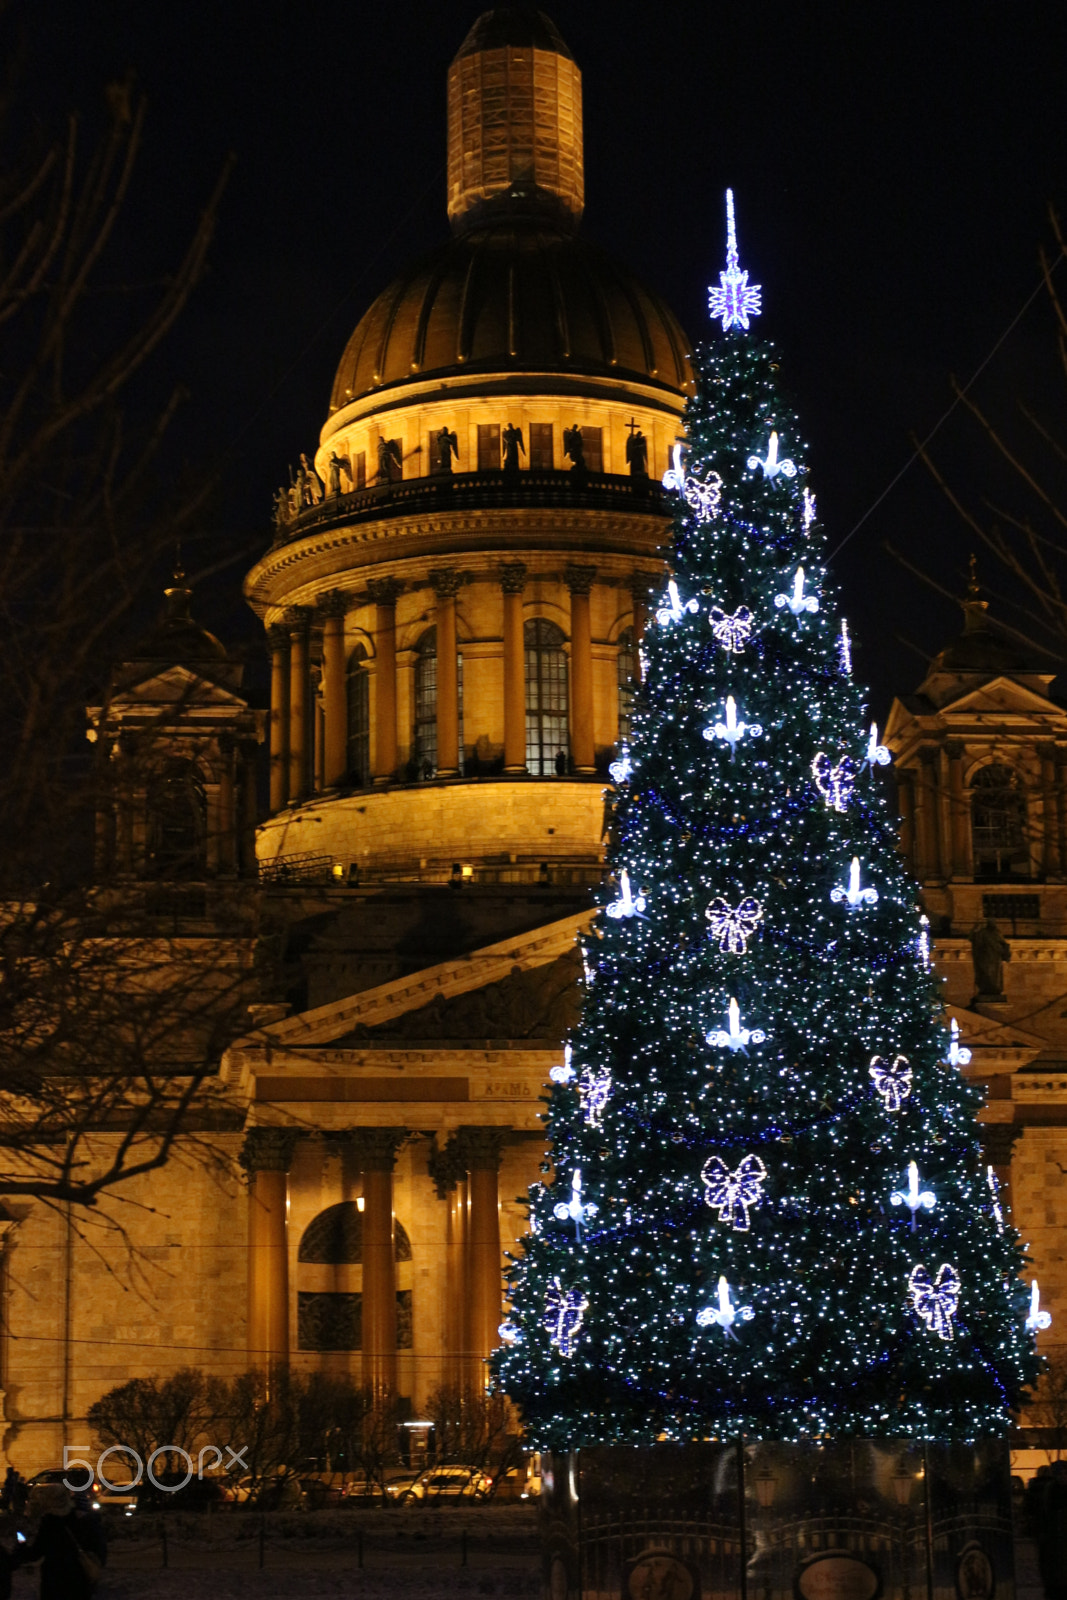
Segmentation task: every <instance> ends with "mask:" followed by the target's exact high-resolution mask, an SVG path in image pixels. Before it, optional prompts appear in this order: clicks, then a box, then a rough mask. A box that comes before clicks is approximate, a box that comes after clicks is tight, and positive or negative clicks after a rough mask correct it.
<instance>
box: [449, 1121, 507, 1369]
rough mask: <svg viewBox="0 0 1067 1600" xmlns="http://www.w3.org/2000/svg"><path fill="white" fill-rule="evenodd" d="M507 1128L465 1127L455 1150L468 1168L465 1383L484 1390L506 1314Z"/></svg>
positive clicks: (458, 1138) (457, 1138)
mask: <svg viewBox="0 0 1067 1600" xmlns="http://www.w3.org/2000/svg"><path fill="white" fill-rule="evenodd" d="M508 1131H509V1130H508V1129H507V1128H461V1129H460V1130H459V1133H458V1134H457V1136H456V1145H457V1154H458V1155H459V1157H460V1159H462V1161H463V1162H464V1164H465V1165H466V1168H467V1174H468V1176H467V1183H468V1192H469V1196H470V1208H469V1212H468V1217H467V1227H468V1245H467V1260H468V1270H469V1274H470V1276H469V1280H468V1285H467V1351H468V1363H467V1372H468V1377H467V1382H468V1385H469V1386H470V1387H471V1388H472V1389H475V1390H478V1391H479V1392H480V1391H484V1389H485V1387H486V1382H487V1377H488V1374H487V1371H486V1365H485V1363H486V1361H487V1360H488V1358H489V1356H490V1355H491V1353H492V1352H493V1351H494V1350H495V1349H496V1347H497V1345H498V1344H499V1343H500V1336H499V1333H498V1332H497V1330H498V1328H499V1327H500V1323H501V1321H502V1318H503V1309H502V1306H503V1259H502V1257H501V1252H500V1197H499V1193H498V1184H497V1174H498V1173H499V1171H500V1155H501V1151H502V1149H503V1146H504V1142H505V1140H506V1138H507V1135H508Z"/></svg>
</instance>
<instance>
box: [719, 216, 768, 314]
mask: <svg viewBox="0 0 1067 1600" xmlns="http://www.w3.org/2000/svg"><path fill="white" fill-rule="evenodd" d="M762 309H763V295H762V289H761V287H760V285H759V284H758V283H749V281H748V273H747V272H742V271H741V264H740V261H739V258H738V254H737V228H736V227H735V225H734V191H733V190H732V189H727V191H726V271H725V272H720V273H719V287H718V288H717V289H716V288H715V287H714V286H711V287H709V289H708V310H709V311H710V313H711V315H712V316H713V317H721V318H722V331H723V333H729V331H730V329H731V328H733V327H738V328H747V327H748V322H749V318H750V317H758V316H759V315H760V312H761V311H762Z"/></svg>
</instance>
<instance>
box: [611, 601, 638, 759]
mask: <svg viewBox="0 0 1067 1600" xmlns="http://www.w3.org/2000/svg"><path fill="white" fill-rule="evenodd" d="M636 664H637V663H636V651H635V649H634V630H633V629H632V628H624V629H623V630H622V632H621V633H620V634H619V653H618V655H617V656H616V657H615V681H616V683H617V684H618V693H619V743H620V744H629V742H630V722H631V719H632V717H633V707H634V689H635V688H636V685H635V683H634V667H635V666H636Z"/></svg>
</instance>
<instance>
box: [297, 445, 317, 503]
mask: <svg viewBox="0 0 1067 1600" xmlns="http://www.w3.org/2000/svg"><path fill="white" fill-rule="evenodd" d="M300 465H301V467H302V468H303V470H304V504H305V505H306V506H317V505H318V503H319V501H320V500H321V499H322V496H323V488H322V479H321V478H320V477H319V475H318V473H317V472H316V471H315V468H314V466H313V465H312V463H311V462H310V461H309V460H308V458H307V456H306V455H305V454H304V452H303V451H301V452H300Z"/></svg>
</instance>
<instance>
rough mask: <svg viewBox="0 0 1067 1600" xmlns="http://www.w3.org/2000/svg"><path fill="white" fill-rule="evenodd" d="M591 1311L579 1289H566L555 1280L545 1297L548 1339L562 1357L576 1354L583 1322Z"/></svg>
mask: <svg viewBox="0 0 1067 1600" xmlns="http://www.w3.org/2000/svg"><path fill="white" fill-rule="evenodd" d="M588 1310H589V1301H588V1300H587V1299H586V1297H585V1295H584V1294H580V1293H579V1292H578V1290H577V1289H564V1287H563V1285H562V1284H561V1283H560V1281H559V1279H558V1278H553V1279H552V1282H551V1284H550V1285H549V1289H548V1293H547V1294H546V1295H545V1327H546V1328H547V1329H548V1337H549V1338H550V1339H551V1341H552V1343H553V1344H554V1345H555V1347H556V1349H557V1350H558V1351H559V1353H560V1355H561V1356H565V1357H567V1358H569V1357H571V1356H572V1355H573V1354H574V1351H575V1348H576V1346H577V1344H578V1335H579V1333H580V1332H581V1328H582V1322H583V1321H584V1319H585V1314H586V1312H587V1311H588Z"/></svg>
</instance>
